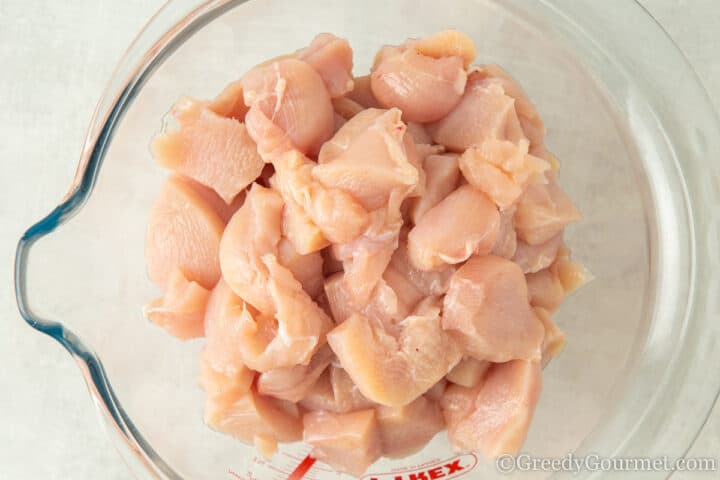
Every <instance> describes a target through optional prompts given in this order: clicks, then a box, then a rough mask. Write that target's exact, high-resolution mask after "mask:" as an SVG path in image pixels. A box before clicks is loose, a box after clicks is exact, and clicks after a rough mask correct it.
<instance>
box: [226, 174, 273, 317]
mask: <svg viewBox="0 0 720 480" xmlns="http://www.w3.org/2000/svg"><path fill="white" fill-rule="evenodd" d="M282 211H283V201H282V198H280V195H278V193H277V192H275V191H273V190H271V189H268V188H265V187H261V186H260V185H258V184H254V185H253V186H252V188H251V189H250V192H249V193H248V195H247V197H246V199H245V203H244V204H243V206H242V207H241V208H240V210H238V211H237V212H236V213H235V215H233V217H232V219H231V220H230V222H229V223H228V225H227V227H226V228H225V233H223V236H222V240H221V242H220V250H219V258H220V266H221V268H222V274H223V278H224V279H225V281H226V282H227V283H228V285H230V288H232V289H233V291H234V292H235V293H236V294H237V295H238V296H239V297H240V298H242V299H243V300H244V301H246V302H248V303H249V304H250V305H252V306H253V307H255V308H256V309H257V310H259V311H260V312H262V313H265V314H273V313H274V312H275V307H274V305H273V303H272V300H271V298H270V293H269V292H268V289H267V283H268V281H267V276H268V274H267V271H266V270H265V268H264V266H263V264H262V261H261V259H262V257H263V256H264V255H267V254H277V250H278V243H279V242H280V238H281V224H282Z"/></svg>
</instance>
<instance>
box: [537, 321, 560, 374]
mask: <svg viewBox="0 0 720 480" xmlns="http://www.w3.org/2000/svg"><path fill="white" fill-rule="evenodd" d="M533 310H534V311H535V314H536V315H537V317H538V318H539V319H540V321H541V322H542V324H543V327H544V328H545V336H544V337H543V344H542V361H541V363H542V366H543V367H544V366H545V365H547V364H548V362H550V359H552V358H553V357H556V356H558V355H559V354H560V352H561V351H562V349H563V347H564V346H565V334H564V333H563V332H562V331H561V330H560V328H559V327H558V326H557V325H556V324H555V322H554V321H553V319H552V317H551V316H550V312H548V311H547V310H545V309H544V308H540V307H535V308H534V309H533Z"/></svg>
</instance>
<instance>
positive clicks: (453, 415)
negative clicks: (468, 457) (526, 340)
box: [442, 360, 542, 458]
mask: <svg viewBox="0 0 720 480" xmlns="http://www.w3.org/2000/svg"><path fill="white" fill-rule="evenodd" d="M541 383H542V377H541V370H540V363H538V362H528V361H524V360H513V361H511V362H505V363H500V364H495V365H493V366H492V367H491V368H490V369H489V371H488V373H487V377H486V379H485V381H484V382H482V383H481V384H479V385H477V386H475V387H472V388H467V387H461V386H459V385H451V386H449V387H448V388H447V390H446V391H445V395H444V396H443V400H442V408H443V414H444V416H445V422H446V423H447V427H448V437H449V439H450V442H451V443H452V445H453V447H455V448H456V449H458V450H477V451H479V452H481V453H482V454H483V455H484V456H485V457H487V458H495V457H498V456H500V455H504V454H508V455H515V454H517V452H518V450H519V449H520V447H521V446H522V444H523V442H524V441H525V437H526V436H527V432H528V428H529V426H530V421H531V420H532V417H533V414H534V412H535V405H536V404H537V401H538V398H539V396H540V388H541Z"/></svg>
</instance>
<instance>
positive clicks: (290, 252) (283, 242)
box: [278, 238, 324, 298]
mask: <svg viewBox="0 0 720 480" xmlns="http://www.w3.org/2000/svg"><path fill="white" fill-rule="evenodd" d="M278 261H279V262H280V264H281V265H282V266H284V267H287V268H288V269H289V270H290V272H291V273H292V274H293V277H295V279H297V281H298V282H300V284H301V285H302V287H303V290H305V292H307V294H308V295H310V298H315V297H317V296H318V295H319V294H320V292H322V291H323V281H324V278H323V259H322V255H320V252H319V251H315V252H312V253H308V254H305V255H302V254H300V253H298V252H297V250H295V247H294V246H293V244H292V242H290V241H289V240H288V239H286V238H281V239H280V242H279V243H278Z"/></svg>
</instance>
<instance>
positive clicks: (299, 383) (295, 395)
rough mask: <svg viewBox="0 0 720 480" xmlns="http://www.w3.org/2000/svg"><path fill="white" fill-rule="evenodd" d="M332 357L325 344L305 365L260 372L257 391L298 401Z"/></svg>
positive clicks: (282, 398)
mask: <svg viewBox="0 0 720 480" xmlns="http://www.w3.org/2000/svg"><path fill="white" fill-rule="evenodd" d="M332 359H333V353H332V350H330V347H328V346H327V345H325V346H323V347H322V348H320V349H319V350H318V351H317V353H316V354H315V355H314V356H313V358H312V360H311V361H310V363H309V364H307V365H295V366H294V367H285V368H278V369H275V370H269V371H267V372H265V373H262V374H260V376H259V377H258V381H257V389H258V392H260V393H261V394H262V395H268V396H271V397H275V398H279V399H281V400H287V401H289V402H299V401H300V400H302V399H303V398H305V396H306V395H307V394H308V392H309V391H310V389H311V388H312V387H313V385H315V382H317V380H318V378H320V375H322V373H323V372H324V371H325V369H326V368H327V367H328V365H330V361H331V360H332Z"/></svg>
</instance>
